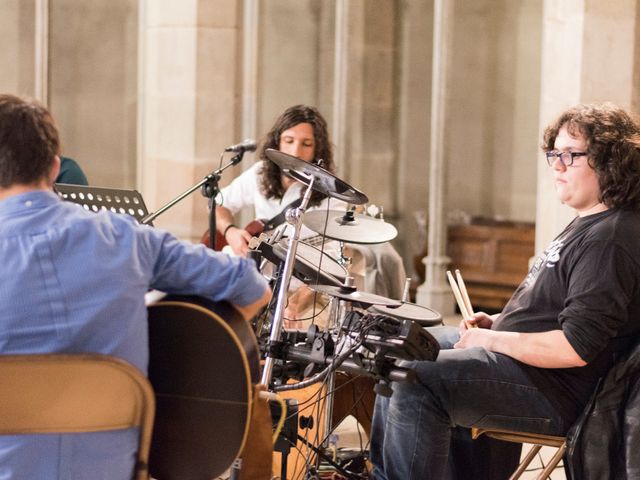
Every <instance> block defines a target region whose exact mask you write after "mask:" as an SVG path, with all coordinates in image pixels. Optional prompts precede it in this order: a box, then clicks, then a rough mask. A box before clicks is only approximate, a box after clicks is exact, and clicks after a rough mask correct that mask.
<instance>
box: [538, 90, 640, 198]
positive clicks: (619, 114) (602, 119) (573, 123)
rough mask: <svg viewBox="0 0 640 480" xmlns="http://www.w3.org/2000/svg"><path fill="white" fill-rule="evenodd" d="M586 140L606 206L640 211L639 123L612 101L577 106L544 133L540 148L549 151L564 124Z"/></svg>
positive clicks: (590, 163)
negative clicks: (639, 186)
mask: <svg viewBox="0 0 640 480" xmlns="http://www.w3.org/2000/svg"><path fill="white" fill-rule="evenodd" d="M565 125H566V126H567V130H568V132H569V133H570V134H571V135H573V136H577V135H582V136H583V137H584V138H585V140H586V142H587V153H588V154H589V157H588V162H589V165H590V166H591V168H593V169H594V170H595V172H596V175H597V176H598V184H599V186H600V201H601V202H602V203H604V204H605V205H606V206H607V207H609V208H627V209H632V210H640V188H638V185H639V184H640V124H639V123H638V121H637V120H635V119H633V118H632V117H631V116H630V115H629V114H628V113H627V112H626V111H625V110H623V109H622V108H620V107H618V106H617V105H614V104H612V103H603V104H597V105H578V106H576V107H573V108H570V109H569V110H567V111H566V112H564V113H562V114H561V115H560V116H559V117H558V119H557V120H555V121H554V122H553V123H552V124H551V125H549V126H548V127H547V128H546V129H545V132H544V140H543V144H542V150H544V151H545V152H548V151H551V150H553V148H554V143H555V140H556V137H557V136H558V132H559V131H560V129H561V128H562V127H563V126H565Z"/></svg>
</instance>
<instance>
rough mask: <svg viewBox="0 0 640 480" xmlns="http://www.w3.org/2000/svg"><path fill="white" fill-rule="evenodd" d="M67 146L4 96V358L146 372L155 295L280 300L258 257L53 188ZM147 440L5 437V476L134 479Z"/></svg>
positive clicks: (39, 111)
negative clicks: (187, 238) (115, 364)
mask: <svg viewBox="0 0 640 480" xmlns="http://www.w3.org/2000/svg"><path fill="white" fill-rule="evenodd" d="M59 148H60V143H59V138H58V132H57V130H56V127H55V125H54V122H53V119H52V117H51V115H50V114H49V112H48V111H47V110H46V109H45V108H44V107H43V106H41V105H40V104H38V103H36V102H34V101H30V100H25V99H21V98H18V97H15V96H12V95H0V225H1V228H0V265H2V267H0V268H1V270H0V354H24V353H34V354H35V353H51V352H64V353H79V352H96V353H103V354H108V355H115V356H117V357H120V358H123V359H125V360H127V361H129V362H130V363H132V364H133V365H135V366H136V367H138V368H139V369H140V370H142V371H143V372H146V370H147V362H148V338H147V312H146V307H145V302H144V295H145V293H146V292H147V291H148V290H149V289H150V288H155V289H158V290H163V291H166V292H169V293H176V294H194V295H201V296H204V297H208V298H210V299H211V300H214V301H218V300H222V299H225V300H227V301H229V302H230V303H232V304H233V305H234V306H235V307H236V308H237V310H238V311H239V312H240V313H241V314H242V315H243V316H244V317H245V318H250V317H252V316H253V315H254V314H255V313H257V311H258V310H259V309H260V308H261V307H262V306H264V305H265V304H266V303H267V302H268V301H269V299H270V297H271V291H270V289H269V288H268V286H267V283H266V281H265V279H264V278H263V277H262V276H261V275H260V274H259V272H258V271H257V270H256V268H255V264H254V263H253V261H250V260H247V259H244V258H232V257H229V256H227V255H224V254H218V253H215V252H213V251H211V250H210V249H207V248H205V247H204V246H200V245H192V244H189V243H186V242H182V241H179V240H177V239H176V238H175V237H173V236H172V235H170V234H169V233H167V232H164V231H161V230H157V229H153V228H151V227H148V226H143V225H138V224H137V223H136V222H135V220H133V218H130V217H128V216H126V215H118V214H113V213H110V212H106V211H105V212H100V213H98V214H95V213H92V212H87V211H85V210H83V209H82V208H79V207H78V206H77V205H75V204H72V203H67V202H63V201H61V200H60V199H59V198H58V197H57V195H55V194H54V193H53V191H52V184H53V181H54V179H55V178H56V176H57V174H58V172H59V169H60V158H59ZM136 447H137V432H135V431H133V430H124V431H116V432H104V433H99V434H75V435H38V436H32V435H30V436H26V435H23V436H3V437H0V479H3V480H4V479H27V478H29V479H31V478H32V479H39V480H46V479H84V478H91V479H109V480H114V479H130V478H131V477H132V472H133V464H134V454H135V451H136Z"/></svg>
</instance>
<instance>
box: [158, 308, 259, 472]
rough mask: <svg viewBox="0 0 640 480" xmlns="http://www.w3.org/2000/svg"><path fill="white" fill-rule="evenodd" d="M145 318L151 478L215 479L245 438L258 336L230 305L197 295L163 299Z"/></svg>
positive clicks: (256, 378) (256, 376)
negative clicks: (151, 400) (152, 407)
mask: <svg viewBox="0 0 640 480" xmlns="http://www.w3.org/2000/svg"><path fill="white" fill-rule="evenodd" d="M148 314H149V349H150V358H149V380H150V381H151V384H152V385H153V389H154V391H155V394H156V405H157V407H156V418H155V423H154V427H153V439H152V443H151V452H150V459H149V471H150V474H151V476H152V477H153V478H157V479H159V480H171V479H180V480H189V479H194V480H195V479H203V478H216V477H218V476H219V475H221V474H222V473H223V472H224V471H226V470H227V469H228V468H229V467H230V466H231V464H232V463H233V461H234V459H235V458H237V457H238V455H239V453H240V451H241V450H242V448H243V445H244V443H245V440H246V436H247V432H248V428H249V419H250V417H251V410H252V385H253V384H255V383H258V382H259V378H260V366H259V355H258V345H257V343H256V340H255V335H254V334H253V331H252V330H251V328H250V326H249V324H248V323H247V322H246V321H245V320H244V319H243V318H242V316H241V315H240V314H239V313H238V312H236V311H235V310H234V309H233V308H232V307H231V306H230V305H229V304H227V303H224V302H222V303H214V302H211V301H208V300H206V299H203V298H199V297H177V296H169V297H165V298H164V299H162V300H161V301H159V302H158V303H155V304H152V305H150V306H149V307H148Z"/></svg>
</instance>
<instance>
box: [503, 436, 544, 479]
mask: <svg viewBox="0 0 640 480" xmlns="http://www.w3.org/2000/svg"><path fill="white" fill-rule="evenodd" d="M540 448H542V447H541V446H540V445H532V446H531V449H530V450H529V453H527V455H526V456H525V457H524V460H522V462H520V465H518V468H517V469H516V471H515V472H513V475H511V476H510V477H509V480H517V479H518V478H520V477H521V476H522V474H523V473H524V472H525V470H526V469H527V467H528V466H529V464H530V463H531V461H532V460H533V459H534V458H535V457H536V455H537V454H538V452H539V451H540Z"/></svg>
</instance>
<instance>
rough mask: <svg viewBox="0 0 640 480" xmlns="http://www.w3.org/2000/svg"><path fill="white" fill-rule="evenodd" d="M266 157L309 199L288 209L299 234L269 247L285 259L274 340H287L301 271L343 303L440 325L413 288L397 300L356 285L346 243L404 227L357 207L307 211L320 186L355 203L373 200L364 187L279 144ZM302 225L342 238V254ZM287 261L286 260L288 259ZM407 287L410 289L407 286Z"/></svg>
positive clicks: (375, 239)
mask: <svg viewBox="0 0 640 480" xmlns="http://www.w3.org/2000/svg"><path fill="white" fill-rule="evenodd" d="M265 154H266V157H267V159H268V160H270V161H272V162H274V163H275V164H276V165H278V167H280V170H281V171H282V172H283V174H284V175H287V176H289V177H291V178H293V179H295V180H297V181H298V182H300V183H302V184H303V185H304V186H306V191H305V193H304V196H303V200H302V202H301V204H300V206H299V207H297V208H292V209H290V210H288V211H287V212H286V220H287V222H288V223H289V224H291V225H292V226H293V234H292V235H291V236H290V237H289V238H288V239H286V242H280V243H278V244H275V245H271V246H270V247H269V250H270V255H267V257H269V258H274V256H275V258H276V259H277V261H278V262H280V264H281V269H280V274H279V277H278V279H277V286H276V288H275V289H274V290H276V292H277V300H276V306H275V311H274V313H273V318H272V321H271V330H270V335H269V343H270V344H278V343H279V342H281V334H282V331H283V317H284V308H285V305H286V296H287V292H288V289H289V285H290V281H291V277H292V276H295V277H297V278H299V279H301V280H302V281H303V282H305V283H307V284H308V285H309V287H310V288H311V289H312V290H314V291H316V292H318V293H321V294H326V295H328V296H329V297H331V298H332V302H333V301H334V300H336V301H338V302H341V303H343V304H344V303H349V304H351V305H353V306H356V307H360V308H364V309H367V308H371V309H372V310H371V311H372V313H375V314H378V315H388V316H389V317H392V318H396V319H408V320H411V321H414V322H417V323H419V324H421V325H423V326H424V325H426V326H428V325H437V324H439V323H441V320H442V318H441V316H440V314H438V313H437V312H435V311H432V310H430V309H427V308H426V307H422V306H419V305H416V304H412V303H409V302H408V301H407V300H408V298H407V297H408V292H406V291H405V295H403V297H404V298H403V299H400V300H393V299H389V298H386V297H383V296H380V295H376V294H373V293H368V292H362V291H358V290H357V289H356V288H355V287H353V282H352V279H351V278H350V277H349V275H348V271H347V269H346V268H345V265H346V264H347V263H348V260H347V259H346V258H345V257H344V255H343V247H344V244H345V243H346V244H349V243H355V244H378V243H384V242H388V241H390V240H393V239H394V238H395V237H396V236H397V234H398V230H397V229H396V228H395V227H394V226H393V225H391V224H390V223H387V222H385V221H384V220H381V219H377V218H374V217H371V216H368V215H364V214H360V213H356V212H354V211H353V210H347V211H338V210H329V211H326V210H314V211H310V212H306V209H307V206H308V203H309V198H310V195H311V192H312V191H317V192H320V193H322V194H324V195H326V196H328V197H331V198H335V199H338V200H341V201H343V202H346V203H348V204H352V205H362V204H364V203H367V202H368V200H369V199H368V197H367V195H365V194H364V193H363V192H361V191H359V190H358V189H356V188H354V187H353V186H351V185H349V184H347V183H346V182H344V181H343V180H341V179H339V178H337V177H336V176H334V175H333V174H332V173H330V172H328V171H327V170H325V169H323V168H322V167H320V166H318V165H316V164H313V163H309V162H305V161H303V160H301V159H299V158H297V157H294V156H292V155H288V154H286V153H284V152H281V151H279V150H275V149H267V150H266V152H265ZM302 225H304V226H306V227H307V228H309V229H311V230H312V231H314V232H316V233H318V234H319V235H320V236H321V237H323V238H327V239H331V240H336V241H338V242H339V243H340V255H339V257H338V258H337V259H333V258H331V257H329V256H328V255H326V254H325V253H324V252H323V251H322V250H320V249H317V248H315V247H313V246H312V245H309V244H307V243H304V242H303V241H301V240H300V231H301V227H302ZM282 262H284V264H283V265H282ZM405 290H406V289H405ZM339 313H340V312H339V309H335V312H334V313H332V314H331V318H330V324H329V327H330V328H336V327H338V325H337V324H338V323H339ZM265 350H266V351H267V355H266V359H265V364H264V369H263V373H262V382H261V383H262V384H263V385H265V386H267V387H269V386H270V385H271V383H272V378H271V377H272V369H273V364H274V361H275V358H274V357H272V356H271V355H270V354H269V351H270V350H271V349H270V348H269V347H267V348H265Z"/></svg>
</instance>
